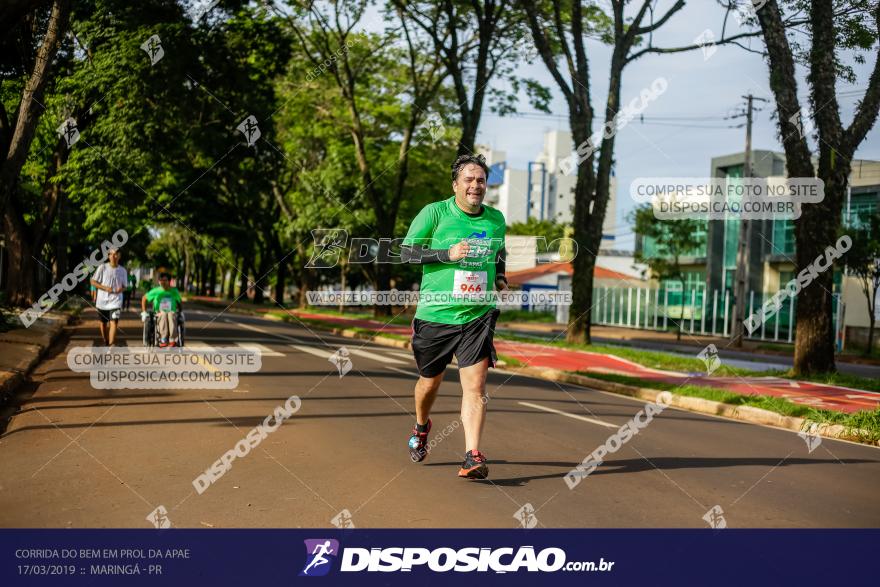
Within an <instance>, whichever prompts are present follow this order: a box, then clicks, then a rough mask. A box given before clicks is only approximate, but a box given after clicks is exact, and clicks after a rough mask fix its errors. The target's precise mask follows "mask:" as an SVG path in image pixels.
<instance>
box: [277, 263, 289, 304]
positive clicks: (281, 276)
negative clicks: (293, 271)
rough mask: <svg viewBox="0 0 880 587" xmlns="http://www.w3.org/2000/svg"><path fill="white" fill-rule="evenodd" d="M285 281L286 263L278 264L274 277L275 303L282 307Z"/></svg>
mask: <svg viewBox="0 0 880 587" xmlns="http://www.w3.org/2000/svg"><path fill="white" fill-rule="evenodd" d="M286 281H287V261H286V260H285V261H281V263H279V264H278V271H277V273H276V275H275V302H276V303H279V304H281V305H282V306H283V305H284V286H285V283H286Z"/></svg>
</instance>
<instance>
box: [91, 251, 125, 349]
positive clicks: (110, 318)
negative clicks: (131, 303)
mask: <svg viewBox="0 0 880 587" xmlns="http://www.w3.org/2000/svg"><path fill="white" fill-rule="evenodd" d="M119 257H120V255H119V249H110V250H109V251H108V253H107V263H104V264H103V265H100V266H99V267H98V269H97V270H95V274H94V275H92V281H91V283H92V285H93V286H95V287H96V288H97V290H98V298H97V301H96V303H95V307H96V308H98V318H99V319H100V320H101V323H100V324H99V328H100V330H101V340H103V341H104V345H109V346H113V345H114V343H115V342H116V328H117V325H118V322H119V316H120V314H122V292H123V291H125V288H126V287H128V273H127V272H126V271H125V268H124V267H123V266H122V265H120V264H119ZM108 323H109V327H108V326H107V324H108Z"/></svg>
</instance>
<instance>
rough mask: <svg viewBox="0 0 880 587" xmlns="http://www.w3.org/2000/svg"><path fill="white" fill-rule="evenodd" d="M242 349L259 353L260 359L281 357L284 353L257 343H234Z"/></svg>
mask: <svg viewBox="0 0 880 587" xmlns="http://www.w3.org/2000/svg"><path fill="white" fill-rule="evenodd" d="M235 344H237V345H238V346H240V347H241V348H243V349H247V350H249V351H255V352H257V353H260V356H261V357H283V356H284V353H279V352H278V351H276V350H272V349H270V348H269V347H267V346H266V345H264V344H260V343H258V342H237V343H235Z"/></svg>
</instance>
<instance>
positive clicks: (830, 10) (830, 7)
mask: <svg viewBox="0 0 880 587" xmlns="http://www.w3.org/2000/svg"><path fill="white" fill-rule="evenodd" d="M783 4H784V6H785V10H786V11H788V12H799V11H805V12H806V13H807V15H808V22H807V27H808V30H809V33H810V35H809V39H810V42H809V48H808V49H804V50H802V49H800V47H802V46H803V45H802V43H803V40H802V39H797V40H796V41H795V37H794V35H795V33H789V34H787V31H786V29H785V27H784V25H783V22H784V21H783V18H784V16H783V8H782V7H781V6H780V3H779V2H777V1H776V0H766V1H765V0H760V1H755V7H756V8H757V18H758V21H759V23H760V29H761V32H762V34H763V39H764V44H765V46H766V49H767V63H768V68H769V74H770V89H771V91H772V92H773V96H774V98H775V100H776V110H777V113H778V117H777V123H778V127H779V134H780V136H781V139H782V146H783V148H784V149H785V157H786V168H787V172H788V176H789V177H797V178H808V177H817V178H819V179H821V180H822V181H823V182H824V184H825V197H824V199H823V200H822V201H821V202H820V203H818V204H809V205H804V206H803V210H802V213H801V216H800V218H798V219H797V220H796V221H795V243H796V248H797V251H796V269H795V271H796V272H800V271H801V270H803V269H805V268H807V267H808V266H809V265H810V264H811V263H812V262H813V261H814V260H815V259H816V258H817V257H818V256H820V255H822V254H823V253H824V251H825V248H826V247H828V246H832V245H833V244H834V242H835V240H836V239H837V234H838V229H839V227H840V225H841V218H842V213H843V212H842V211H843V204H844V202H845V199H846V191H847V185H848V183H849V175H850V171H851V162H852V159H853V155H854V154H855V151H856V149H857V148H858V147H859V145H860V144H861V143H862V141H863V140H864V139H865V136H866V135H867V133H868V131H869V130H870V129H871V128H872V127H873V126H874V123H875V122H876V120H877V114H878V111H880V53H878V48H880V44H878V38H880V3H878V2H873V1H869V0H848V1H847V2H839V1H838V2H832V1H830V0H811V1H807V0H789V1H785V2H783ZM759 5H760V7H759ZM790 36H791V38H789V37H790ZM844 50H854V51H857V52H870V53H873V54H874V59H875V62H874V67H873V70H872V72H871V75H870V78H869V79H868V86H867V90H866V92H865V95H864V97H863V98H862V100H861V102H860V103H859V105H858V107H857V108H856V112H855V116H854V117H853V120H852V122H851V123H850V125H849V126H844V124H843V122H842V121H841V116H840V106H839V102H838V99H837V82H838V80H840V79H841V78H843V79H846V80H847V81H854V76H853V73H852V70H851V68H848V67H847V66H846V65H845V64H843V63H842V62H841V59H840V54H841V52H842V51H844ZM861 59H862V60H864V57H862V58H861ZM798 64H800V65H803V66H804V67H805V68H806V69H807V85H808V87H809V102H810V107H811V111H812V119H813V121H814V123H815V128H816V139H817V148H818V157H817V158H818V164H817V165H814V162H813V154H812V152H811V150H810V145H809V143H808V140H807V139H808V135H809V133H806V132H804V121H803V120H802V115H801V113H802V106H801V103H800V100H799V99H798V96H797V93H798V80H797V75H796V65H798ZM832 288H833V276H832V271H825V272H822V273H820V274H819V275H818V277H817V278H816V279H814V280H813V281H812V282H811V283H810V284H809V285H807V286H806V287H805V288H804V289H803V290H802V291H801V293H800V294H799V296H798V303H797V323H796V328H797V330H796V339H795V355H794V371H795V372H796V373H800V374H809V373H816V372H824V371H833V370H834V368H835V364H834V329H833V323H832V312H831V303H832V294H831V291H832Z"/></svg>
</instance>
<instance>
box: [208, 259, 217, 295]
mask: <svg viewBox="0 0 880 587" xmlns="http://www.w3.org/2000/svg"><path fill="white" fill-rule="evenodd" d="M210 263H211V271H210V277H209V278H208V279H209V281H208V295H209V296H211V297H212V298H213V297H215V295H216V293H217V263H216V261H215V260H214V259H213V258H212V259H211V260H210Z"/></svg>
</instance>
